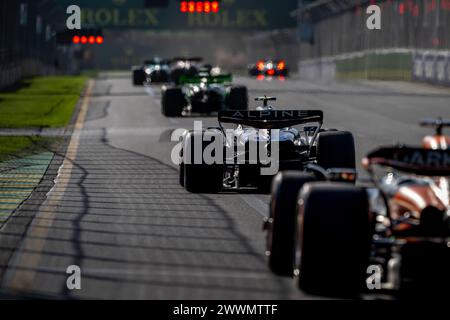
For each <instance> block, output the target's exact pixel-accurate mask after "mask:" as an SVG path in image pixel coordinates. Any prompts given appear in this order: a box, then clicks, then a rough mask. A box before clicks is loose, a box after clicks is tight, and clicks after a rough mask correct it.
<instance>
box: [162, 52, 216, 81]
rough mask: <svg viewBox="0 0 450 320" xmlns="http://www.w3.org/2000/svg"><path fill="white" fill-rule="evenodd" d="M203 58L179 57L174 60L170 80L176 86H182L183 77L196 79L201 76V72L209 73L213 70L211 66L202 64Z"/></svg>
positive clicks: (171, 65)
mask: <svg viewBox="0 0 450 320" xmlns="http://www.w3.org/2000/svg"><path fill="white" fill-rule="evenodd" d="M202 61H203V58H200V57H195V58H187V57H177V58H174V59H172V61H171V64H170V79H171V80H172V82H173V83H175V84H176V85H178V84H180V79H181V77H182V76H187V77H194V76H196V75H198V74H199V72H200V71H205V70H204V69H207V70H206V71H207V72H209V70H210V69H211V68H212V67H211V66H210V65H207V64H202Z"/></svg>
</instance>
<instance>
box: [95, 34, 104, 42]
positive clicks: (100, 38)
mask: <svg viewBox="0 0 450 320" xmlns="http://www.w3.org/2000/svg"><path fill="white" fill-rule="evenodd" d="M95 41H96V42H97V44H102V43H103V41H104V39H103V37H102V36H97V38H95Z"/></svg>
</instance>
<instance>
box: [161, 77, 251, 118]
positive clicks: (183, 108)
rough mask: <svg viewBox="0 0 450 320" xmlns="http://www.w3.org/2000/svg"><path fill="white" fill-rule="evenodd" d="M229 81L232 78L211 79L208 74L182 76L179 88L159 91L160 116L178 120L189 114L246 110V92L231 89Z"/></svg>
mask: <svg viewBox="0 0 450 320" xmlns="http://www.w3.org/2000/svg"><path fill="white" fill-rule="evenodd" d="M232 80H233V77H232V75H231V74H221V75H211V73H210V72H208V71H206V72H200V73H199V74H196V75H193V76H186V75H183V76H181V77H180V80H179V83H180V85H179V86H163V87H162V89H161V90H162V95H161V107H162V113H163V114H164V115H165V116H166V117H179V116H182V115H187V114H191V113H206V114H210V113H212V112H218V111H221V110H246V109H247V108H248V93H247V88H246V87H244V86H236V85H232V84H231V83H232Z"/></svg>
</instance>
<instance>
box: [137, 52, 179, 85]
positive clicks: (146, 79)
mask: <svg viewBox="0 0 450 320" xmlns="http://www.w3.org/2000/svg"><path fill="white" fill-rule="evenodd" d="M132 73H133V84H134V85H135V86H140V85H143V84H144V83H163V82H169V81H170V79H171V77H170V67H169V61H168V60H163V59H160V58H154V59H152V60H147V61H144V63H143V64H142V65H140V66H133V67H132Z"/></svg>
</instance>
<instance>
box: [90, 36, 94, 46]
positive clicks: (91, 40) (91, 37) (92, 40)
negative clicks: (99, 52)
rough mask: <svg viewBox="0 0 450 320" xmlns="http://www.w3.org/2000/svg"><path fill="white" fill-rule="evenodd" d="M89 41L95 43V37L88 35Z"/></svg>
mask: <svg viewBox="0 0 450 320" xmlns="http://www.w3.org/2000/svg"><path fill="white" fill-rule="evenodd" d="M89 43H90V44H94V43H95V37H94V36H89Z"/></svg>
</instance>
